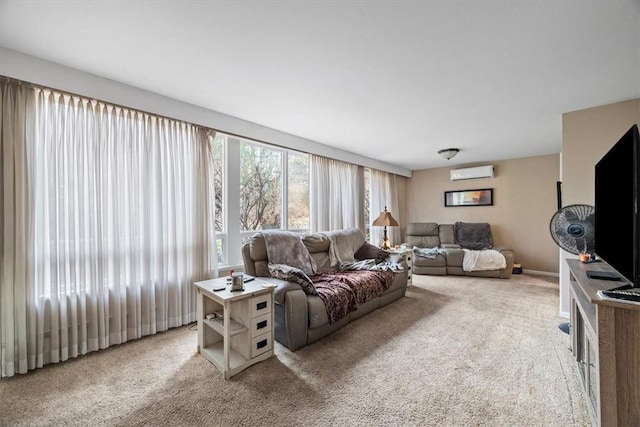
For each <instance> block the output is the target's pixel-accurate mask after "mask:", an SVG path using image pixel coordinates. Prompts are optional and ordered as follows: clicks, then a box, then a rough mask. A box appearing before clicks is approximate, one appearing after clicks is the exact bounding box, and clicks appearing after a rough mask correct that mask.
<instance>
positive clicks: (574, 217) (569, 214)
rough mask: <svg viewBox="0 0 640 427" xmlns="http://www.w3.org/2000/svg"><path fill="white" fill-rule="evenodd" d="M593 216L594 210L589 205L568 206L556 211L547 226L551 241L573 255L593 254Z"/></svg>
mask: <svg viewBox="0 0 640 427" xmlns="http://www.w3.org/2000/svg"><path fill="white" fill-rule="evenodd" d="M594 214H595V209H594V207H593V206H591V205H580V204H576V205H569V206H565V207H564V208H562V209H560V210H558V211H557V212H556V213H555V214H553V217H551V223H550V224H549V229H550V231H551V236H552V237H553V240H554V241H555V242H556V244H557V245H558V246H560V247H561V248H562V249H564V250H565V251H567V252H570V253H572V254H574V255H578V254H579V253H582V252H589V253H591V252H593V251H594V249H595V239H594V228H595V227H594V223H595V218H594Z"/></svg>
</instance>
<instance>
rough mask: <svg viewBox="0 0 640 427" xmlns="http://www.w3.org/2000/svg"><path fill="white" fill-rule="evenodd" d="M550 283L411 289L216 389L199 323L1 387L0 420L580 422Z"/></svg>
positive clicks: (582, 414)
mask: <svg viewBox="0 0 640 427" xmlns="http://www.w3.org/2000/svg"><path fill="white" fill-rule="evenodd" d="M557 312H558V285H557V280H556V279H553V278H544V277H533V276H527V275H514V276H513V278H512V279H510V280H500V279H482V278H473V277H460V278H458V277H450V276H448V277H437V276H418V275H414V276H413V286H411V287H409V288H408V290H407V295H406V297H405V298H402V299H400V300H398V301H396V302H394V303H392V304H390V305H388V306H385V307H383V308H381V309H379V310H377V311H375V312H373V313H370V314H368V315H367V316H364V317H363V318H361V319H358V320H357V321H355V322H352V323H351V324H349V325H347V326H346V327H344V328H342V329H341V330H339V331H337V332H335V333H333V334H332V335H330V336H328V337H326V338H324V339H322V340H321V341H319V342H317V343H315V344H312V345H310V346H307V347H305V348H303V349H300V350H298V351H296V352H290V351H289V350H288V349H286V348H285V347H283V346H281V345H279V344H276V346H275V357H272V358H270V359H268V360H266V361H264V362H261V363H258V364H257V365H254V366H252V367H250V368H248V369H247V370H245V371H243V372H241V373H240V374H238V375H236V376H234V377H232V378H231V379H230V380H228V381H224V380H223V379H222V377H221V375H220V373H219V372H218V371H217V370H216V369H215V367H214V366H213V365H212V364H211V363H209V362H208V361H207V360H205V359H204V358H203V357H202V356H201V355H199V354H197V352H196V345H197V332H196V327H195V325H192V326H187V327H182V328H176V329H172V330H169V331H167V332H164V333H161V334H158V335H154V336H149V337H145V338H142V339H140V340H137V341H132V342H129V343H126V344H123V345H120V346H116V347H112V348H109V349H107V350H103V351H99V352H96V353H91V354H89V355H86V356H83V357H80V358H77V359H75V360H70V361H67V362H64V363H61V364H58V365H49V366H47V367H45V368H43V369H38V370H35V371H32V372H30V373H29V374H26V375H19V376H16V377H12V378H8V379H3V380H0V425H2V426H52V425H56V426H61V425H68V426H75V425H77V426H86V425H90V426H100V425H109V426H111V425H114V426H165V425H166V426H262V425H272V426H328V425H341V426H372V425H373V426H375V425H392V426H436V425H437V426H484V425H486V426H585V425H589V424H590V421H589V418H588V415H587V409H586V406H585V402H584V398H583V396H582V393H581V390H580V380H579V378H578V372H577V367H576V366H575V363H574V362H573V361H572V357H571V351H570V339H569V335H566V334H564V333H562V332H561V331H560V330H559V329H558V324H559V323H561V322H563V321H566V319H562V318H560V317H558V316H557Z"/></svg>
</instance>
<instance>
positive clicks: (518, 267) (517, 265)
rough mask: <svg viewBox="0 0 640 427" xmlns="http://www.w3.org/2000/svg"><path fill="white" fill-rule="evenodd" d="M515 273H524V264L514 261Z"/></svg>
mask: <svg viewBox="0 0 640 427" xmlns="http://www.w3.org/2000/svg"><path fill="white" fill-rule="evenodd" d="M512 273H513V274H522V264H520V263H519V262H514V263H513V271H512Z"/></svg>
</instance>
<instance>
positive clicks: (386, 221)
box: [371, 206, 398, 250]
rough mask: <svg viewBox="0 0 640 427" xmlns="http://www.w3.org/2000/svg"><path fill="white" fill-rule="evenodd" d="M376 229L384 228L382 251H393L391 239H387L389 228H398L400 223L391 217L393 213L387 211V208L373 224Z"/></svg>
mask: <svg viewBox="0 0 640 427" xmlns="http://www.w3.org/2000/svg"><path fill="white" fill-rule="evenodd" d="M371 225H373V226H376V227H384V237H383V238H382V246H381V248H382V249H385V250H389V249H391V243H389V238H388V237H387V227H397V226H398V221H396V220H395V218H394V217H393V216H391V212H389V211H387V207H386V206H385V207H384V211H382V212H380V215H379V216H378V218H376V219H375V221H373V224H371Z"/></svg>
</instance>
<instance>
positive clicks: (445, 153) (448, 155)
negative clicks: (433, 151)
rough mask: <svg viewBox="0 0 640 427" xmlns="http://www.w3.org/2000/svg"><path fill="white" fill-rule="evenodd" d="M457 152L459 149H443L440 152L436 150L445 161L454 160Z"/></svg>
mask: <svg viewBox="0 0 640 427" xmlns="http://www.w3.org/2000/svg"><path fill="white" fill-rule="evenodd" d="M459 151H460V149H459V148H443V149H442V150H438V154H440V155H441V156H442V157H444V158H445V159H447V160H450V159H452V158H454V157H455V156H456V154H458V152H459Z"/></svg>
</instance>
